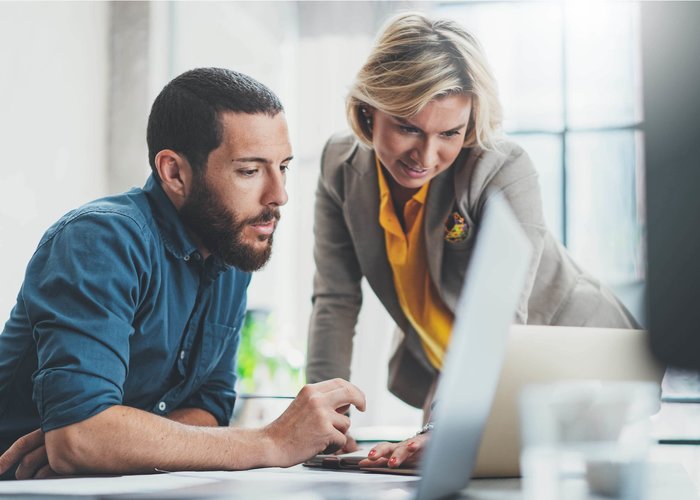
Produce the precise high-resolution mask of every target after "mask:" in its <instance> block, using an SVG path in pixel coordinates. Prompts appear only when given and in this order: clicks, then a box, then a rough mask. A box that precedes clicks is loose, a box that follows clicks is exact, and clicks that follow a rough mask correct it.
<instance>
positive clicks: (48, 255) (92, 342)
mask: <svg viewBox="0 0 700 500" xmlns="http://www.w3.org/2000/svg"><path fill="white" fill-rule="evenodd" d="M146 231H147V230H145V229H144V227H143V226H142V225H141V224H139V223H138V222H137V221H136V220H135V219H133V218H131V217H129V216H128V215H124V214H121V213H116V212H112V211H106V210H105V211H95V212H88V213H83V214H78V215H75V216H73V218H71V219H69V220H67V221H65V220H64V221H63V222H62V223H59V226H58V228H55V229H53V231H51V230H50V232H49V233H47V235H46V236H45V237H44V239H43V240H42V242H41V244H40V246H39V248H38V249H37V251H36V253H35V254H34V256H33V257H32V259H31V261H30V263H29V265H28V268H27V274H26V277H25V282H24V287H23V296H22V300H23V301H24V304H25V306H26V310H27V315H28V318H29V321H30V323H31V325H32V333H33V336H34V340H35V342H36V345H37V367H38V368H37V371H36V373H35V375H34V390H33V399H34V402H35V404H36V406H37V409H38V412H39V415H40V418H41V426H42V429H43V430H44V431H49V430H52V429H55V428H58V427H63V426H66V425H69V424H72V423H75V422H79V421H82V420H85V419H87V418H90V417H92V416H93V415H96V414H97V413H100V412H101V411H103V410H105V409H107V408H109V407H111V406H113V405H119V404H121V402H122V397H123V385H124V381H125V378H126V374H127V367H128V364H129V340H130V337H131V335H132V334H133V327H132V323H133V320H134V315H135V311H136V309H137V305H138V303H139V301H140V295H141V294H140V291H141V290H143V289H144V288H145V287H146V285H147V281H148V276H147V275H146V273H145V272H144V271H142V270H144V269H148V268H149V267H148V266H147V265H146V262H147V261H148V255H149V251H148V238H147V237H146V236H145V234H146Z"/></svg>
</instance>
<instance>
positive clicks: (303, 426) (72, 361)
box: [0, 68, 365, 479]
mask: <svg viewBox="0 0 700 500" xmlns="http://www.w3.org/2000/svg"><path fill="white" fill-rule="evenodd" d="M147 139H148V149H149V153H148V154H149V162H150V165H151V170H152V174H151V176H150V178H149V179H148V181H147V182H146V184H145V186H144V187H143V189H132V190H131V191H129V192H127V193H123V194H119V195H115V196H110V197H107V198H103V199H100V200H96V201H93V202H91V203H88V204H86V205H84V206H82V207H80V208H78V209H76V210H73V211H71V212H69V213H68V214H66V215H65V216H64V217H62V218H61V219H60V220H59V221H58V222H56V223H55V224H54V225H53V226H52V227H50V228H49V229H48V231H47V232H46V234H45V235H44V237H43V238H42V239H41V242H40V243H39V246H38V248H37V250H36V252H35V253H34V255H33V257H32V258H31V260H30V262H29V265H28V267H27V272H26V275H25V279H24V283H23V285H22V288H21V290H20V292H19V296H18V299H17V304H16V305H15V307H14V308H13V310H12V312H11V315H10V319H9V320H8V321H7V323H6V325H5V328H4V331H3V332H2V334H1V335H0V453H2V452H3V451H4V452H5V453H4V454H3V455H2V457H0V474H2V473H4V475H5V476H6V477H17V478H20V479H26V478H41V477H47V476H50V475H55V474H86V473H89V474H93V473H113V474H125V473H126V474H128V473H144V472H153V471H154V470H155V469H162V470H186V469H189V470H204V469H215V470H235V469H246V468H251V467H261V466H273V465H275V466H288V465H292V464H295V463H298V462H301V461H303V460H305V459H306V458H308V457H310V456H313V455H314V454H316V453H318V452H320V451H322V450H324V449H325V448H327V447H329V446H331V447H332V446H343V445H344V444H345V441H346V438H345V433H346V431H347V429H348V426H349V420H348V418H347V417H346V416H345V415H344V413H345V412H346V410H347V408H348V406H349V405H354V406H356V407H358V408H360V409H364V404H365V403H364V396H363V394H362V393H361V392H360V391H359V389H357V388H356V387H355V386H352V385H351V384H349V383H348V382H345V381H342V380H331V381H326V382H322V383H319V384H313V385H308V386H306V387H304V388H303V389H302V390H301V392H300V393H299V395H298V396H297V398H296V399H295V400H294V402H292V404H291V405H290V407H289V409H288V410H287V411H285V412H284V413H283V414H282V415H281V416H280V417H279V418H278V419H277V420H275V421H274V422H273V423H272V424H270V425H268V426H266V427H264V428H262V429H236V428H231V427H227V426H228V423H229V420H230V418H231V414H232V411H233V406H234V402H235V399H236V393H235V391H234V382H235V357H236V351H237V347H238V339H239V334H240V328H241V325H242V322H243V318H244V315H245V305H246V288H247V286H248V283H249V282H250V277H251V275H250V273H251V272H252V271H255V270H257V269H260V268H261V267H262V266H263V265H264V264H265V263H266V262H267V260H268V259H269V257H270V252H271V249H272V239H273V234H274V231H275V227H276V225H277V223H278V221H279V218H280V207H281V206H282V205H284V204H285V203H286V202H287V193H286V190H285V177H286V174H287V170H288V169H289V163H290V161H291V160H292V152H291V146H290V142H289V134H288V131H287V123H286V119H285V115H284V110H283V108H282V104H281V103H280V101H279V99H278V98H277V96H275V95H274V94H273V93H272V92H271V91H270V90H269V89H268V88H267V87H265V86H264V85H262V84H261V83H259V82H257V81H256V80H254V79H252V78H250V77H248V76H246V75H243V74H240V73H236V72H234V71H230V70H225V69H219V68H202V69H195V70H192V71H188V72H186V73H184V74H182V75H180V76H178V77H177V78H175V79H174V80H172V81H171V82H170V83H168V85H166V86H165V88H163V90H162V91H161V93H160V94H159V95H158V97H157V98H156V100H155V101H154V103H153V107H152V109H151V114H150V116H149V120H148V133H147Z"/></svg>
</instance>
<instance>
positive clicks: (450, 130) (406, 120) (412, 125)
mask: <svg viewBox="0 0 700 500" xmlns="http://www.w3.org/2000/svg"><path fill="white" fill-rule="evenodd" d="M393 118H394V120H396V121H397V122H399V123H400V124H402V125H408V126H409V127H413V128H415V129H416V130H420V131H421V132H423V130H422V129H421V128H420V127H419V126H418V125H416V124H414V123H411V121H410V120H408V119H406V118H401V117H400V116H394V117H393ZM466 126H467V124H466V123H460V124H459V125H457V126H455V127H452V128H448V129H447V130H443V132H452V131H453V130H459V129H461V128H463V127H466Z"/></svg>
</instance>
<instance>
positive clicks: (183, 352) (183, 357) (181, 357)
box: [180, 350, 185, 359]
mask: <svg viewBox="0 0 700 500" xmlns="http://www.w3.org/2000/svg"><path fill="white" fill-rule="evenodd" d="M180 359H185V351H184V350H183V351H180Z"/></svg>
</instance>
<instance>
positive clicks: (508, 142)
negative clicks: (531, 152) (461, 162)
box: [473, 136, 532, 168]
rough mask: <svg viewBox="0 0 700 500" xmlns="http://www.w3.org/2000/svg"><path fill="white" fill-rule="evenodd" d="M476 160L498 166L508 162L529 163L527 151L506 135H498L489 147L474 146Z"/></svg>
mask: <svg viewBox="0 0 700 500" xmlns="http://www.w3.org/2000/svg"><path fill="white" fill-rule="evenodd" d="M473 150H474V154H475V156H476V160H477V162H478V163H480V164H481V165H482V166H483V165H490V166H493V167H494V168H500V167H502V166H504V165H510V164H514V163H515V164H531V163H532V162H531V161H530V157H529V156H528V154H527V152H526V151H525V150H524V149H523V148H522V147H521V146H520V145H519V144H518V143H517V142H515V141H513V140H512V139H510V138H508V137H505V136H503V137H499V138H498V139H496V140H494V141H493V143H492V144H491V146H490V147H489V148H482V147H480V146H474V148H473Z"/></svg>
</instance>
